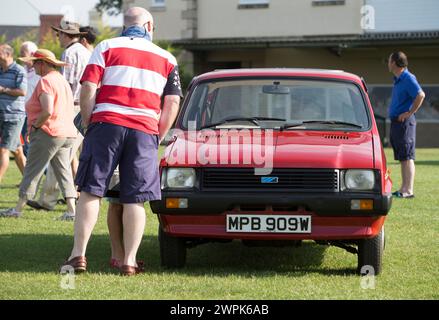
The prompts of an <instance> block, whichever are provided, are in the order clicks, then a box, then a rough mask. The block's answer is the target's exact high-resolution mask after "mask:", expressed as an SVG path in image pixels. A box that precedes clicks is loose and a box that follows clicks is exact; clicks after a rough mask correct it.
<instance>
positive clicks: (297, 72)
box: [195, 68, 362, 84]
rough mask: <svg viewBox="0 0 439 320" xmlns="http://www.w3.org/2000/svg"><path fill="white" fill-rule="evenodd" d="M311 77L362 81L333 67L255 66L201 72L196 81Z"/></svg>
mask: <svg viewBox="0 0 439 320" xmlns="http://www.w3.org/2000/svg"><path fill="white" fill-rule="evenodd" d="M264 76H270V77H271V76H274V77H310V78H325V79H339V80H349V81H354V82H357V83H360V84H361V82H362V80H361V78H360V77H359V76H357V75H355V74H352V73H348V72H345V71H343V70H331V69H306V68H254V69H223V70H215V71H212V72H207V73H204V74H201V75H199V76H197V77H196V78H195V80H196V81H203V80H210V79H220V78H234V77H264Z"/></svg>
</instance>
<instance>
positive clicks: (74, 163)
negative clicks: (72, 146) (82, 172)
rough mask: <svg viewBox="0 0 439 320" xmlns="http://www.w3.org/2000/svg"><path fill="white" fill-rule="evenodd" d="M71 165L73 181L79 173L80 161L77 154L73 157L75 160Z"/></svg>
mask: <svg viewBox="0 0 439 320" xmlns="http://www.w3.org/2000/svg"><path fill="white" fill-rule="evenodd" d="M71 165H72V175H73V179H75V177H76V173H77V172H78V166H79V160H78V156H77V155H76V154H74V155H73V159H72V163H71Z"/></svg>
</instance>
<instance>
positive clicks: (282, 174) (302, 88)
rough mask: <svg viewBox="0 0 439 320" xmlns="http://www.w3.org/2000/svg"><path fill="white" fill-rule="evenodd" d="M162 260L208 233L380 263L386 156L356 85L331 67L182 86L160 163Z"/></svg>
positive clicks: (367, 267)
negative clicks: (317, 248) (307, 243)
mask: <svg viewBox="0 0 439 320" xmlns="http://www.w3.org/2000/svg"><path fill="white" fill-rule="evenodd" d="M160 169H161V183H162V200H161V201H156V202H153V203H151V208H152V210H153V212H154V213H156V214H157V215H158V218H159V221H160V227H159V241H160V253H161V262H162V265H163V266H166V267H182V266H184V264H185V262H186V250H187V248H190V247H193V246H195V245H198V244H202V243H206V242H209V241H228V240H230V241H231V240H235V239H238V240H242V242H243V243H244V244H247V245H261V244H264V245H270V244H272V245H298V244H300V243H301V241H302V240H314V241H315V242H316V243H318V244H324V245H334V246H338V247H341V248H344V249H346V250H348V251H349V252H352V253H355V254H358V272H360V273H362V274H366V273H367V274H371V273H372V274H378V273H380V271H381V268H382V255H383V250H384V221H385V218H386V215H387V213H388V212H389V210H390V207H391V187H392V182H391V180H390V177H389V174H388V170H387V167H386V159H385V155H384V152H383V147H382V144H381V140H380V136H379V133H378V130H377V126H376V122H375V119H374V115H373V110H372V107H371V104H370V101H369V98H368V95H367V88H366V86H365V83H364V81H362V79H361V78H360V77H358V76H356V75H353V74H350V73H346V72H343V71H337V70H312V69H239V70H222V71H215V72H210V73H206V74H203V75H200V76H198V77H196V78H194V79H193V81H192V82H191V84H190V86H189V89H188V95H187V97H186V99H185V101H184V103H183V106H182V109H181V111H180V114H179V116H178V118H177V122H176V126H175V130H174V132H173V136H172V139H171V141H170V143H169V145H168V146H167V148H166V151H165V153H164V156H163V158H162V159H161V164H160Z"/></svg>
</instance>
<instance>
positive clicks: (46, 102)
mask: <svg viewBox="0 0 439 320" xmlns="http://www.w3.org/2000/svg"><path fill="white" fill-rule="evenodd" d="M39 100H40V104H41V112H40V114H39V115H38V118H37V119H36V120H35V122H34V123H32V126H34V127H36V128H39V127H41V126H42V125H43V124H44V123H45V122H46V121H47V119H49V118H50V116H51V115H52V113H53V104H54V100H53V97H52V96H51V95H49V94H47V93H42V94H41V95H40V97H39Z"/></svg>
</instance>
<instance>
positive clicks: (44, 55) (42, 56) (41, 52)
mask: <svg viewBox="0 0 439 320" xmlns="http://www.w3.org/2000/svg"><path fill="white" fill-rule="evenodd" d="M18 60H20V61H23V62H28V61H35V60H43V61H46V62H47V63H50V64H52V65H54V66H56V67H63V66H66V65H67V63H65V62H63V61H61V60H58V59H57V58H56V57H55V55H54V54H53V52H52V51H50V50H46V49H38V50H37V51H35V52H34V54H33V55H32V57H21V58H18Z"/></svg>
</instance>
